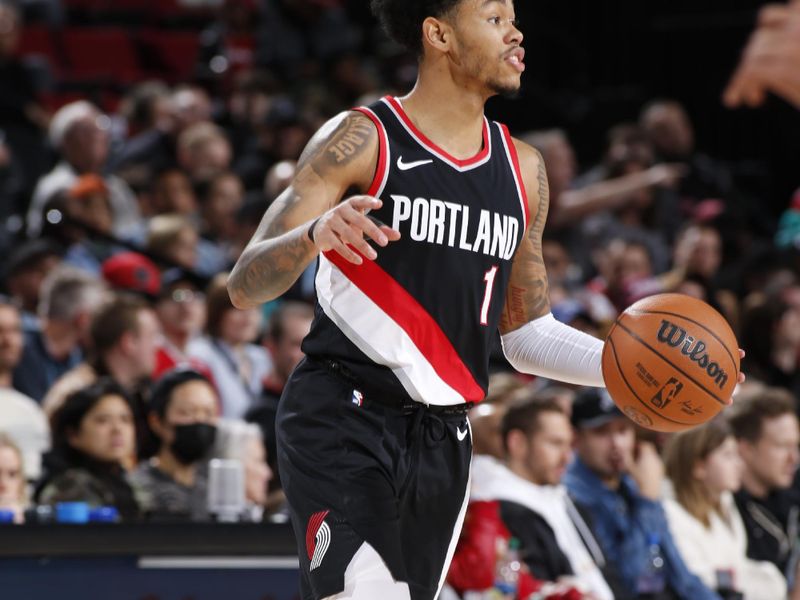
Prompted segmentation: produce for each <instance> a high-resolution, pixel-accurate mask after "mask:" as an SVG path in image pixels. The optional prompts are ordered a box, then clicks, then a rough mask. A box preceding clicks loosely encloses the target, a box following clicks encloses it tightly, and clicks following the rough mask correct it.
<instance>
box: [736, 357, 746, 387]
mask: <svg viewBox="0 0 800 600" xmlns="http://www.w3.org/2000/svg"><path fill="white" fill-rule="evenodd" d="M743 358H744V350H742V349H741V348H739V361H740V362H741V360H742V359H743ZM745 379H747V378H746V377H745V374H744V373H742V371H741V369H739V377H738V379H737V381H738V382H739V383H740V384H741V383H744V380H745Z"/></svg>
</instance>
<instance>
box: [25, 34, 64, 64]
mask: <svg viewBox="0 0 800 600" xmlns="http://www.w3.org/2000/svg"><path fill="white" fill-rule="evenodd" d="M18 53H19V54H21V55H28V54H40V55H42V56H47V57H49V58H50V59H52V60H53V61H55V60H56V58H57V57H58V52H57V51H56V44H55V40H54V39H53V32H52V31H50V29H49V28H47V27H30V26H28V27H25V28H23V30H22V37H21V39H20V44H19V49H18Z"/></svg>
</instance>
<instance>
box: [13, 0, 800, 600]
mask: <svg viewBox="0 0 800 600" xmlns="http://www.w3.org/2000/svg"><path fill="white" fill-rule="evenodd" d="M45 4H47V5H48V6H49V5H50V4H52V5H53V6H58V3H49V4H48V3H45ZM217 4H219V3H217ZM222 5H223V6H222V8H221V9H220V10H221V13H220V17H219V19H218V20H216V21H212V22H211V23H210V24H209V25H208V27H207V29H206V30H205V31H204V32H203V35H202V40H203V42H202V47H201V52H200V54H199V60H198V64H197V67H196V69H195V75H194V77H193V79H192V80H191V81H184V82H179V83H176V82H174V81H169V80H168V79H164V80H152V81H146V82H142V83H139V82H134V83H132V84H131V85H130V86H129V87H127V88H126V89H124V90H122V93H123V96H122V99H121V102H120V103H119V104H118V105H117V106H105V105H98V104H97V103H94V102H91V101H89V100H86V99H79V100H74V101H71V102H67V103H66V104H63V105H62V106H58V107H48V106H47V102H45V101H44V99H43V98H44V96H43V94H44V90H43V89H42V88H41V87H37V86H40V85H41V81H40V79H41V78H38V77H37V74H36V73H37V72H36V71H35V70H33V69H32V68H31V67H30V63H29V61H28V60H27V58H26V56H24V55H22V54H21V53H20V52H19V51H18V49H17V47H16V44H17V43H18V42H19V39H20V35H21V33H23V28H24V27H25V24H24V13H23V12H22V11H20V10H19V9H18V8H15V7H14V5H13V4H12V3H6V2H3V3H0V81H3V85H2V86H0V88H2V89H1V90H0V130H2V131H3V133H4V136H3V137H1V138H0V219H1V220H2V227H0V252H2V253H3V256H4V259H3V261H2V264H3V268H2V273H0V278H1V279H0V283H1V284H2V288H3V292H4V294H5V295H4V296H2V298H0V509H3V510H7V511H10V512H11V513H12V514H13V520H14V521H15V522H17V523H21V522H24V521H25V519H26V515H28V514H30V511H29V509H30V508H31V507H32V506H33V505H34V504H39V505H53V504H57V503H59V502H68V501H76V500H78V501H84V502H87V503H89V504H90V505H92V506H94V507H114V508H115V509H116V511H117V514H118V518H119V519H121V520H123V521H136V520H142V519H151V520H175V519H193V520H200V521H202V520H208V519H210V518H212V517H213V515H210V514H209V512H208V505H207V502H206V497H207V486H208V479H209V477H208V469H209V459H210V458H212V457H220V458H228V459H230V458H234V459H236V460H239V461H241V463H242V465H243V468H244V473H245V487H246V500H247V504H248V510H247V514H248V515H249V516H248V518H250V519H253V520H261V519H274V520H285V507H284V501H283V497H282V494H281V491H280V473H279V472H278V470H277V466H276V464H275V456H276V451H275V433H274V426H275V411H276V408H277V403H278V400H279V398H280V393H281V390H282V389H283V386H284V385H285V383H286V381H287V378H288V376H289V374H290V373H291V371H292V369H293V368H294V366H295V365H296V364H297V363H298V362H299V361H300V360H301V359H302V351H301V349H300V343H301V341H302V338H303V337H304V335H305V334H306V333H307V332H308V330H309V328H310V326H311V322H312V319H313V302H314V282H313V278H314V272H313V268H310V269H309V270H308V271H307V272H306V273H305V274H304V275H303V276H302V277H301V278H300V279H299V281H298V282H297V283H296V284H295V285H294V286H293V287H292V289H291V290H290V291H289V292H287V294H286V295H285V296H284V297H282V298H281V299H279V300H278V301H275V302H272V303H269V304H268V305H266V306H264V307H263V308H260V309H252V310H249V311H241V310H236V309H235V308H234V307H233V305H232V304H231V302H230V299H229V297H228V294H227V290H226V287H225V286H226V279H227V272H228V270H229V269H230V268H231V267H232V265H233V263H234V262H235V260H236V258H237V257H238V255H239V253H240V252H241V250H242V249H243V248H244V245H245V244H246V243H247V241H248V240H249V239H250V237H251V236H252V234H253V232H254V231H255V229H256V227H257V225H258V222H259V220H260V218H261V215H262V214H263V212H264V211H265V210H266V208H267V207H268V206H269V205H270V203H271V202H273V201H274V200H275V199H276V198H277V197H278V196H279V195H280V194H281V193H282V191H283V190H284V189H285V188H286V187H287V185H288V183H289V181H290V180H291V178H292V175H293V173H294V170H295V164H296V161H297V160H298V159H299V157H300V154H301V152H302V149H303V148H304V146H305V144H306V143H307V141H308V140H309V139H310V137H311V135H312V134H313V132H314V131H315V130H316V129H317V128H318V127H319V126H320V125H321V124H322V123H324V122H325V120H326V119H327V118H329V117H331V116H333V115H334V114H335V113H336V112H338V111H340V110H342V109H345V108H347V107H349V106H353V105H356V104H360V103H368V102H370V101H372V100H374V99H376V98H379V97H380V96H382V95H384V94H401V93H402V92H403V91H405V90H406V89H407V86H408V84H409V83H410V82H412V81H413V78H414V63H413V59H412V58H410V57H408V56H406V55H403V54H402V53H399V52H398V51H397V49H396V48H394V47H393V46H391V45H390V44H388V42H386V41H385V40H384V39H383V38H382V37H381V36H380V35H378V34H377V33H376V32H375V31H372V30H373V29H374V27H371V28H369V27H368V28H363V27H359V26H357V24H356V23H355V22H354V21H353V20H352V19H349V18H348V14H347V12H346V11H345V10H344V7H343V3H341V2H337V1H335V0H329V1H326V2H321V1H316V0H292V1H291V2H289V1H286V0H264V1H263V2H223V3H222ZM47 14H50V13H47ZM53 14H57V15H61V16H60V17H52V15H51V17H50V18H63V14H62V12H61V11H56V12H55V13H53ZM234 33H235V35H234ZM243 36H244V37H247V36H249V39H250V40H251V42H252V43H251V44H250V45H249V46H247V45H245V48H249V50H246V49H243V47H242V46H241V45H237V44H236V43H234V41H235V40H241V39H242V37H243ZM365 46H368V47H370V48H371V49H372V50H374V52H373V53H371V54H367V53H359V52H358V50H363V48H364V47H365ZM11 82H14V83H13V85H12V84H11ZM6 83H8V85H6ZM96 91H97V90H96V89H93V90H92V91H90V92H87V94H86V95H87V97H89V98H98V97H99V96H98V95H97V94H96ZM50 108H53V109H54V110H50ZM633 117H634V118H632V119H631V120H630V121H629V122H625V123H619V124H617V125H616V126H614V127H612V128H611V129H610V130H609V132H608V136H607V143H606V150H605V153H604V155H603V157H602V158H601V160H600V161H599V162H598V163H597V164H595V165H590V164H581V163H580V162H579V160H578V157H576V155H575V152H574V150H573V149H572V146H571V145H570V139H569V136H568V135H567V134H566V133H565V132H564V131H562V130H557V129H553V130H547V131H529V132H523V131H515V134H516V135H517V136H518V137H520V138H522V139H524V140H525V141H527V142H528V143H530V144H532V145H533V146H535V147H536V148H537V149H538V150H539V151H540V152H541V153H542V155H543V156H544V158H545V162H546V165H547V172H548V178H549V184H550V190H551V209H550V222H549V224H548V227H547V230H546V232H545V236H546V239H545V240H544V243H543V253H544V260H545V263H546V265H547V268H548V273H549V279H550V298H551V304H552V307H553V313H554V315H555V317H556V318H557V319H559V320H561V321H563V322H566V323H568V324H571V325H573V326H575V327H577V328H579V329H582V330H584V331H587V332H589V333H591V334H593V335H596V336H598V337H603V335H604V333H605V332H606V331H607V329H608V327H609V326H610V324H611V323H613V320H614V319H615V317H616V316H617V315H618V314H619V312H620V311H621V310H623V309H624V308H625V307H626V306H628V305H629V304H630V303H632V302H633V301H635V300H637V299H639V298H642V297H644V296H646V295H650V294H653V293H658V292H667V291H671V292H679V293H683V294H688V295H692V296H695V297H697V298H700V299H702V300H705V301H706V302H708V303H710V304H711V305H712V306H714V307H716V308H717V309H718V310H719V311H720V312H721V313H722V314H723V315H724V316H725V317H726V318H727V319H728V321H729V322H730V324H731V326H732V327H733V328H734V330H735V331H736V332H737V334H738V335H739V339H740V340H741V345H742V346H743V347H744V348H745V349H746V350H747V356H746V358H745V359H744V363H743V370H744V371H745V372H746V373H747V374H748V381H747V383H746V384H745V385H744V386H742V389H741V390H739V392H738V393H737V398H736V400H735V402H734V407H733V408H732V409H730V410H729V411H726V414H725V415H724V416H723V417H721V418H720V419H718V420H716V421H714V422H712V423H710V424H708V425H706V426H704V427H701V428H698V429H696V430H693V431H691V432H687V433H683V434H680V435H677V436H675V437H674V438H672V439H669V440H666V439H663V438H661V437H657V436H653V435H651V434H648V433H647V432H643V431H639V430H637V429H636V428H635V426H634V425H633V423H631V422H630V421H628V420H627V419H626V418H625V417H624V416H623V415H622V414H621V413H619V412H618V411H617V409H616V408H615V407H614V404H613V401H611V400H610V398H609V397H608V396H607V395H606V394H604V393H603V392H599V391H597V390H575V389H571V388H570V387H569V386H561V385H558V384H555V383H554V382H549V381H544V380H541V379H539V380H535V381H527V380H522V379H519V378H518V377H517V376H516V375H514V374H512V373H510V368H509V367H508V365H507V364H505V363H504V361H503V359H502V356H501V355H500V353H499V352H498V353H497V356H496V357H495V358H496V360H495V361H494V362H493V364H494V368H495V369H496V371H497V372H496V373H495V374H494V376H493V378H492V383H491V386H490V394H489V398H488V399H487V401H486V403H485V404H484V405H481V406H479V407H477V408H476V409H474V410H473V415H472V422H473V434H474V448H475V453H476V456H475V463H474V475H473V496H472V499H471V500H472V501H471V504H470V507H469V510H468V516H467V521H466V526H465V529H464V533H463V535H462V539H461V540H460V542H459V546H458V548H457V550H456V553H455V558H454V562H453V567H452V570H451V573H450V576H449V583H450V586H451V587H452V588H453V589H454V590H456V591H457V592H458V593H461V594H466V593H469V592H470V591H474V590H482V589H485V588H487V587H491V585H492V584H493V581H492V577H493V575H494V562H495V559H496V555H495V553H496V549H497V547H498V546H497V543H496V542H497V539H501V540H507V539H509V538H511V537H514V538H518V539H519V540H520V541H521V544H522V546H521V552H522V556H523V559H524V563H525V565H526V573H525V575H524V584H523V585H521V587H520V589H521V590H525V591H526V592H527V593H528V594H530V593H533V592H534V591H535V590H539V589H548V590H550V592H548V593H550V594H551V595H552V597H562V596H563V597H569V598H573V597H575V598H579V597H586V598H612V597H615V598H620V599H624V598H636V597H645V596H643V594H645V591H644V590H645V588H646V586H647V585H652V581H650V580H648V579H647V575H648V573H647V570H648V568H650V567H652V564H650V563H648V560H649V558H648V557H652V551H653V547H656V548H657V550H658V553H659V560H661V561H662V567H663V570H662V576H663V577H664V579H665V582H666V585H665V586H664V587H663V589H660V590H658V591H657V592H654V591H653V590H652V589H649V590H648V591H647V592H646V593H648V594H651V595H650V596H647V597H652V598H692V599H699V598H717V597H723V598H737V597H743V598H748V599H759V598H763V599H765V600H774V599H775V598H778V597H783V596H785V595H786V593H787V590H788V591H789V593H791V594H795V595H796V597H800V585H796V580H797V571H798V560H797V558H798V556H800V547H798V539H799V538H798V527H799V526H800V496H798V494H800V476H798V471H797V467H798V444H800V439H799V438H800V432H799V431H798V424H797V413H798V406H797V394H798V393H800V376H798V373H799V372H800V371H799V370H798V361H799V360H800V261H798V260H797V258H798V257H797V254H796V250H795V248H796V247H797V246H798V242H799V241H800V228H799V227H798V226H797V223H798V221H797V214H800V191H798V193H797V194H796V195H795V197H794V198H793V199H789V198H787V199H786V200H787V202H786V205H787V208H786V213H785V214H784V215H782V217H781V219H780V221H778V219H777V218H772V217H771V216H770V215H769V214H765V211H763V210H761V206H762V205H761V203H760V199H759V198H756V197H752V196H750V195H749V194H748V193H747V192H746V191H745V190H743V189H742V188H741V187H740V186H738V185H737V182H736V178H735V177H734V174H733V173H732V171H731V169H730V168H729V166H728V165H727V164H726V163H725V162H724V161H722V160H719V159H717V158H715V157H713V156H709V155H707V154H705V153H704V152H703V149H702V148H698V147H697V145H696V142H695V135H694V130H693V126H692V120H691V117H690V115H689V114H687V111H686V110H685V109H684V107H683V106H681V105H680V104H679V103H678V102H676V101H674V100H668V99H654V100H652V101H651V102H648V103H646V104H644V105H643V106H642V107H641V112H640V113H639V114H638V115H635V116H633ZM511 125H512V130H513V123H511ZM777 216H778V215H775V216H774V217H777ZM662 456H663V458H662ZM703 548H709V549H710V550H709V551H705V550H703ZM720 548H724V550H725V551H724V552H717V551H716V550H717V549H720ZM712 550H713V551H712ZM650 575H651V579H652V573H651V574H650ZM643 582H644V583H643ZM547 586H550V587H547ZM643 586H644V587H643ZM558 594H561V595H562V596H558ZM570 594H571V595H570ZM653 594H655V595H653ZM737 594H740V595H739V596H737ZM520 597H523V595H522V594H520Z"/></svg>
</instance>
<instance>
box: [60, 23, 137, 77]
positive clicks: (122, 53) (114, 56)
mask: <svg viewBox="0 0 800 600" xmlns="http://www.w3.org/2000/svg"><path fill="white" fill-rule="evenodd" d="M63 43H64V53H65V55H66V58H67V64H68V66H69V68H70V75H71V77H72V78H74V79H78V80H98V79H106V80H112V81H115V82H119V83H128V82H132V81H135V80H137V79H139V78H141V77H142V69H141V67H140V63H139V56H138V55H137V53H136V47H135V46H134V43H133V41H132V40H131V36H130V33H129V32H128V31H127V30H125V29H122V28H120V29H117V28H110V27H108V28H97V29H91V28H80V29H79V28H74V29H67V30H66V31H64V34H63Z"/></svg>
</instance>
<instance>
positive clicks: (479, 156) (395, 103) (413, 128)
mask: <svg viewBox="0 0 800 600" xmlns="http://www.w3.org/2000/svg"><path fill="white" fill-rule="evenodd" d="M386 101H387V102H388V103H389V104H391V105H392V107H394V109H395V111H396V112H397V114H398V115H399V116H400V118H401V119H402V120H403V123H405V124H406V127H408V128H409V129H410V130H411V131H413V132H414V135H416V136H417V137H418V138H419V141H420V142H422V144H423V145H424V146H427V147H428V150H430V151H431V152H434V153H436V154H441V155H442V156H444V157H445V158H446V159H447V160H449V161H450V162H452V163H455V164H456V165H458V166H459V167H468V166H470V165H472V164H475V163H477V162H480V161H482V160H483V159H484V158H486V156H487V155H488V154H489V148H490V147H491V145H490V141H489V127H488V126H487V124H486V119H484V120H483V148H481V150H480V152H478V153H477V154H476V155H475V156H473V157H472V158H468V159H466V160H459V159H458V158H456V157H455V156H453V155H452V154H450V153H449V152H447V151H446V150H443V149H442V148H440V147H439V146H437V145H436V144H435V143H434V142H432V141H431V140H430V139H428V137H427V136H426V135H425V134H424V133H422V132H421V131H420V130H419V129H417V128H416V126H415V125H414V123H412V122H411V119H410V118H409V117H408V115H407V114H406V111H405V110H403V105H402V104H400V102H399V101H398V100H397V98H394V97H393V96H386Z"/></svg>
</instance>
